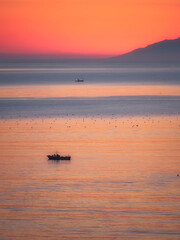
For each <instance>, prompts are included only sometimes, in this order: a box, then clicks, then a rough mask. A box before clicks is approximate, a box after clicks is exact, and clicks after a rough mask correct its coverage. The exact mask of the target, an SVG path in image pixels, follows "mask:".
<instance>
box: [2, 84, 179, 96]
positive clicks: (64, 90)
mask: <svg viewBox="0 0 180 240" xmlns="http://www.w3.org/2000/svg"><path fill="white" fill-rule="evenodd" d="M118 95H122V96H124V95H180V87H179V86H176V85H175V86H172V85H171V86H169V85H146V86H144V85H104V84H103V85H100V84H99V85H98V84H91V85H90V84H79V85H75V84H74V85H73V84H72V85H42V86H41V85H32V86H22V85H21V86H3V87H1V89H0V96H1V97H35V98H47V97H106V96H118Z"/></svg>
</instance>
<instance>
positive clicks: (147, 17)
mask: <svg viewBox="0 0 180 240" xmlns="http://www.w3.org/2000/svg"><path fill="white" fill-rule="evenodd" d="M179 13H180V1H179V0H0V52H1V53H2V52H3V53H26V54H34V53H40V54H41V53H44V54H47V53H51V54H59V53H60V54H101V55H118V54H121V53H125V52H128V51H131V50H133V49H135V48H138V47H144V46H146V45H148V44H151V43H154V42H158V41H161V40H164V39H167V38H168V39H173V38H177V37H180V28H179V26H180V14H179Z"/></svg>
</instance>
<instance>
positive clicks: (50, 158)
mask: <svg viewBox="0 0 180 240" xmlns="http://www.w3.org/2000/svg"><path fill="white" fill-rule="evenodd" d="M47 157H48V160H56V161H59V160H71V156H69V155H68V156H61V155H59V154H53V155H47Z"/></svg>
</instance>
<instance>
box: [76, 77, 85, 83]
mask: <svg viewBox="0 0 180 240" xmlns="http://www.w3.org/2000/svg"><path fill="white" fill-rule="evenodd" d="M75 82H84V79H81V78H77V79H76V80H75Z"/></svg>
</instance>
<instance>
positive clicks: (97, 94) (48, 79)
mask: <svg viewBox="0 0 180 240" xmlns="http://www.w3.org/2000/svg"><path fill="white" fill-rule="evenodd" d="M76 78H83V79H84V82H83V83H76V82H75V79H76ZM0 150H1V154H0V155H1V157H0V239H2V240H19V239H23V240H24V239H27V240H32V239H35V240H39V239H50V240H57V239H77V240H78V239H137V240H139V239H162V240H164V239H180V191H179V189H180V176H178V175H180V68H179V67H177V66H176V67H173V66H171V67H167V66H166V67H162V66H161V67H147V66H146V67H127V66H124V67H116V68H113V67H110V66H109V67H67V66H60V67H59V66H58V65H57V64H55V65H54V66H53V67H52V65H51V66H48V65H42V64H39V65H38V64H36V65H27V64H26V65H23V66H22V65H20V64H19V65H17V64H16V65H13V64H11V65H3V66H1V68H0ZM55 152H58V153H59V154H62V155H66V154H70V155H71V157H72V159H71V161H59V162H55V161H48V160H47V157H46V155H47V154H53V153H55Z"/></svg>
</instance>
